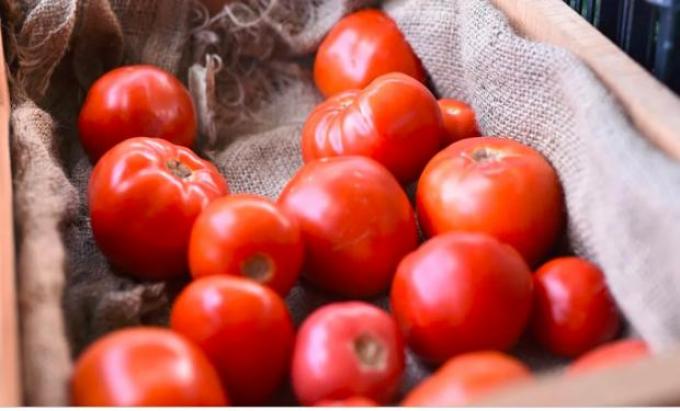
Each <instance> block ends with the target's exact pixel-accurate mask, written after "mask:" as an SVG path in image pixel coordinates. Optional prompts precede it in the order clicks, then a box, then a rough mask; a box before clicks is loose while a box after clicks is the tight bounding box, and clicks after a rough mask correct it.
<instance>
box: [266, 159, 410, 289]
mask: <svg viewBox="0 0 680 411" xmlns="http://www.w3.org/2000/svg"><path fill="white" fill-rule="evenodd" d="M278 204H279V205H280V206H281V207H282V209H283V210H284V211H285V212H287V213H288V215H290V216H292V217H293V218H295V219H296V220H297V221H298V223H299V224H300V228H301V230H302V236H303V241H304V243H305V264H304V269H303V274H304V275H306V276H307V278H308V279H309V280H310V281H311V282H312V283H314V284H316V285H317V286H319V287H321V288H323V289H325V290H327V291H330V292H332V293H336V294H341V295H344V296H349V297H368V296H372V295H376V294H378V293H380V292H381V291H384V290H385V289H387V287H389V284H390V281H391V280H392V277H393V276H394V270H395V269H396V267H397V265H398V264H399V261H400V260H401V258H402V257H403V256H404V255H406V254H407V253H408V252H410V251H412V250H414V249H415V248H416V247H417V245H418V233H417V228H416V223H415V216H414V213H413V209H412V208H411V204H410V203H409V200H408V198H407V197H406V193H404V191H403V189H402V188H401V186H400V185H399V183H398V182H397V181H396V180H395V179H394V177H392V176H391V175H390V173H389V172H388V171H387V169H385V168H384V167H383V166H381V165H380V164H378V163H376V162H375V161H373V160H371V159H369V158H366V157H358V156H346V157H333V158H326V159H322V160H317V161H313V162H310V163H307V164H306V165H305V166H303V167H302V168H301V169H300V171H298V173H297V174H296V175H295V176H294V177H293V179H292V180H291V181H290V182H289V183H288V185H287V186H286V187H285V188H284V190H283V192H282V193H281V196H280V197H279V200H278Z"/></svg>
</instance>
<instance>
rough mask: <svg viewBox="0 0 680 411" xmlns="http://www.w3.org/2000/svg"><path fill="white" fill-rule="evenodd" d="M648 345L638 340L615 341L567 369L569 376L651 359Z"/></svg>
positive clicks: (578, 360)
mask: <svg viewBox="0 0 680 411" xmlns="http://www.w3.org/2000/svg"><path fill="white" fill-rule="evenodd" d="M650 354H651V352H650V351H649V347H648V346H647V344H646V343H645V342H644V341H642V340H638V339H628V340H620V341H614V342H611V343H607V344H604V345H601V346H599V347H598V348H595V349H594V350H592V351H590V352H587V353H585V354H584V355H582V356H581V357H579V358H578V359H577V360H576V361H574V362H572V363H571V364H570V365H569V366H568V367H567V369H566V372H567V374H571V375H576V374H583V373H587V372H591V371H595V370H600V369H604V368H608V367H612V366H616V365H620V364H627V363H632V362H635V361H639V360H642V359H644V358H647V357H649V355H650Z"/></svg>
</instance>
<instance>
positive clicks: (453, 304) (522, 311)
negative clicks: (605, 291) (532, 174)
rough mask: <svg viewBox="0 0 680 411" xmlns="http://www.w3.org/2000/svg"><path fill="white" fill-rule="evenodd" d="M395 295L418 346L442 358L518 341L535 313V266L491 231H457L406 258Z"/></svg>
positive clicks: (406, 328)
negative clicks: (528, 263)
mask: <svg viewBox="0 0 680 411" xmlns="http://www.w3.org/2000/svg"><path fill="white" fill-rule="evenodd" d="M390 297H391V303H392V312H393V313H394V315H395V317H396V318H397V321H398V322H399V324H400V325H401V328H402V330H403V331H404V333H405V335H406V338H407V341H408V343H409V345H410V346H411V348H412V349H413V351H414V352H415V353H416V354H418V355H420V356H421V357H423V358H425V359H426V360H429V361H431V362H443V361H446V360H447V359H448V358H450V357H452V356H454V355H456V354H460V353H463V352H466V351H474V350H506V349H508V348H511V347H512V346H513V345H514V344H515V343H516V342H517V340H518V339H519V337H520V335H521V334H522V331H523V330H524V327H525V325H526V324H527V321H528V319H529V314H530V309H531V297H532V284H531V272H530V271H529V267H527V265H526V263H525V262H524V260H523V259H522V257H521V256H520V255H519V254H518V253H517V252H516V251H515V250H514V249H513V248H512V247H510V246H508V245H505V244H503V243H500V242H498V241H497V240H495V239H494V238H492V237H489V236H488V235H485V234H475V233H450V234H445V235H441V236H438V237H435V238H433V239H431V240H429V241H427V242H426V243H425V244H423V245H422V246H421V247H420V248H419V249H418V250H417V251H415V252H413V253H411V254H409V255H408V256H407V257H406V258H404V259H403V260H402V262H401V264H399V268H398V269H397V274H396V276H395V277H394V282H393V283H392V293H391V296H390Z"/></svg>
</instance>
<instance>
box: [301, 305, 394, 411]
mask: <svg viewBox="0 0 680 411" xmlns="http://www.w3.org/2000/svg"><path fill="white" fill-rule="evenodd" d="M403 371H404V344H403V342H402V337H401V334H400V332H399V328H398V327H397V324H396V322H395V321H394V319H393V318H392V317H391V316H390V315H389V314H388V313H387V312H385V311H383V310H381V309H380V308H378V307H375V306H372V305H370V304H367V303H364V302H356V301H352V302H343V303H334V304H329V305H326V306H324V307H322V308H320V309H318V310H316V311H315V312H313V313H312V314H311V315H310V316H309V317H307V319H306V320H305V321H304V322H303V323H302V326H301V327H300V331H299V333H298V337H297V340H296V342H295V353H294V354H293V371H292V381H293V389H294V390H295V394H296V396H297V398H298V400H299V401H300V402H301V403H302V404H303V405H311V404H315V403H317V402H319V401H322V400H342V399H345V398H348V397H353V396H361V397H365V398H368V399H369V400H373V401H376V402H378V403H386V402H388V401H390V400H391V399H392V397H393V396H394V394H395V393H396V391H397V388H399V382H400V380H401V375H402V373H403Z"/></svg>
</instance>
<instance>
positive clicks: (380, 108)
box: [302, 73, 444, 183]
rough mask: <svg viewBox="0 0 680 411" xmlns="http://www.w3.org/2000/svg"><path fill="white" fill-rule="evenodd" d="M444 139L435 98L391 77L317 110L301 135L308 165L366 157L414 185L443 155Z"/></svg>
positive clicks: (417, 85) (416, 84)
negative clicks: (435, 158)
mask: <svg viewBox="0 0 680 411" xmlns="http://www.w3.org/2000/svg"><path fill="white" fill-rule="evenodd" d="M443 135H444V128H443V123H442V115H441V111H440V110H439V107H438V106H437V100H435V98H434V96H433V95H432V93H430V91H429V90H428V89H427V88H426V87H425V86H423V85H422V84H421V83H419V82H417V81H416V80H414V79H413V78H411V77H408V76H406V75H404V74H400V73H391V74H387V75H384V76H381V77H379V78H377V79H376V80H375V81H373V82H372V83H371V84H370V85H369V86H368V87H366V89H364V90H363V91H358V90H353V91H347V92H344V93H341V94H338V95H336V96H334V97H331V98H330V99H328V100H327V101H326V102H324V103H322V104H320V105H319V106H318V107H317V108H316V109H314V111H312V113H311V114H310V115H309V117H308V118H307V121H306V122H305V125H304V128H303V130H302V156H303V158H304V160H305V161H306V162H309V161H312V160H316V159H319V158H323V157H335V156H340V155H363V156H366V157H370V158H372V159H374V160H376V161H378V162H379V163H381V164H382V165H384V166H385V167H387V169H388V170H390V172H392V174H394V176H395V177H396V178H397V179H398V180H399V181H401V182H402V183H409V182H411V181H414V180H416V179H417V178H418V175H419V174H420V172H421V171H422V170H423V167H425V164H427V162H428V161H429V160H430V159H431V158H432V157H433V156H434V155H435V154H436V153H437V151H439V148H440V146H441V141H442V137H443Z"/></svg>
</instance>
